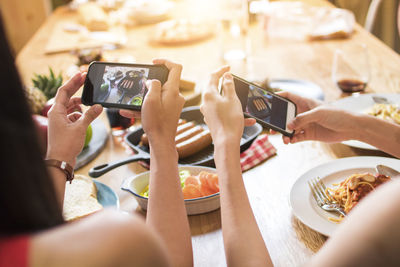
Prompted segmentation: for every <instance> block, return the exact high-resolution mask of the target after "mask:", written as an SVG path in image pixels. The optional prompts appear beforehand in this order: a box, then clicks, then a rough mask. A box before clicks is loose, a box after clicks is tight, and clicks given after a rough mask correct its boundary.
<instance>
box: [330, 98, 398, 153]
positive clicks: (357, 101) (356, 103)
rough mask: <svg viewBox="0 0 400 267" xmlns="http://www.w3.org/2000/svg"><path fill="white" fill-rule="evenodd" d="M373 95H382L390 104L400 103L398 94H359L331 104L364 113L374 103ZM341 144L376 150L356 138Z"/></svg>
mask: <svg viewBox="0 0 400 267" xmlns="http://www.w3.org/2000/svg"><path fill="white" fill-rule="evenodd" d="M373 96H378V97H384V98H386V99H387V100H388V101H389V102H390V103H392V104H398V105H400V94H360V95H354V96H349V97H346V98H342V99H340V100H337V101H335V102H332V103H331V104H332V105H333V106H335V107H338V108H341V109H345V110H348V111H352V112H358V113H366V112H367V111H368V110H369V109H370V108H371V107H372V106H373V105H374V104H375V102H374V100H373V99H372V97H373ZM342 144H345V145H348V146H350V147H354V148H361V149H368V150H378V149H377V148H376V147H374V146H371V145H369V144H366V143H364V142H360V141H357V140H348V141H344V142H342Z"/></svg>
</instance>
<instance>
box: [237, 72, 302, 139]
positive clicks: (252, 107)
mask: <svg viewBox="0 0 400 267" xmlns="http://www.w3.org/2000/svg"><path fill="white" fill-rule="evenodd" d="M233 81H234V84H235V90H236V94H237V96H238V97H239V100H240V102H241V104H242V109H243V113H245V114H246V115H248V116H249V117H253V118H255V119H256V120H257V121H258V122H259V123H261V124H262V125H263V126H265V127H268V128H272V129H273V130H275V131H279V132H281V133H283V134H285V135H288V136H291V135H292V134H293V132H292V131H290V130H288V129H287V123H288V122H289V121H290V120H292V119H293V118H294V117H295V116H296V105H295V104H294V103H293V102H291V101H289V100H288V99H285V98H283V97H280V96H278V95H276V94H273V93H270V92H268V91H266V90H264V89H263V88H261V87H259V86H257V85H255V84H252V83H250V82H247V81H245V80H243V79H241V78H239V77H237V76H234V79H233Z"/></svg>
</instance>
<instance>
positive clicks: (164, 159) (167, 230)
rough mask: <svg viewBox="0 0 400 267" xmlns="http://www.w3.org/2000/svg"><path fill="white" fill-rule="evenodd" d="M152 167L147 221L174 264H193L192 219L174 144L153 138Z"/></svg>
mask: <svg viewBox="0 0 400 267" xmlns="http://www.w3.org/2000/svg"><path fill="white" fill-rule="evenodd" d="M150 152H151V153H150V154H151V156H150V157H151V169H150V186H149V188H150V191H149V203H148V212H147V223H148V224H149V225H150V226H151V227H153V228H154V229H155V230H156V232H157V233H158V234H159V236H161V238H162V239H163V240H164V244H165V246H166V248H167V249H168V255H170V259H171V262H172V263H173V265H175V266H191V265H193V253H192V243H191V235H190V228H189V222H188V219H187V215H186V209H185V205H184V200H183V194H182V188H181V182H180V178H179V172H178V154H177V152H176V148H175V146H174V144H173V145H171V146H168V145H166V144H165V143H154V142H152V140H150Z"/></svg>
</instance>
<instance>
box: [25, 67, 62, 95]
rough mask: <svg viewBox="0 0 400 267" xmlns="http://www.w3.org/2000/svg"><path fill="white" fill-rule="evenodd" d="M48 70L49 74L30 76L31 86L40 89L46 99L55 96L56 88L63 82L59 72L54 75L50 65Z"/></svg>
mask: <svg viewBox="0 0 400 267" xmlns="http://www.w3.org/2000/svg"><path fill="white" fill-rule="evenodd" d="M49 72H50V74H49V75H39V74H35V75H34V78H32V83H33V86H34V87H35V88H37V89H39V90H40V91H42V92H43V94H44V95H45V96H46V98H47V100H49V99H51V98H53V97H55V95H56V93H57V90H58V88H59V87H60V86H61V85H62V82H63V77H62V75H61V73H60V74H58V75H57V76H56V75H55V74H54V71H53V70H52V69H51V68H50V67H49Z"/></svg>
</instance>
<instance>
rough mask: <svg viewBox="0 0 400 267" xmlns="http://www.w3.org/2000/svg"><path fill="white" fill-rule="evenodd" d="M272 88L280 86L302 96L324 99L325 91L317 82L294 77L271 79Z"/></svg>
mask: <svg viewBox="0 0 400 267" xmlns="http://www.w3.org/2000/svg"><path fill="white" fill-rule="evenodd" d="M269 86H270V87H271V88H279V89H281V90H283V91H288V92H291V93H294V94H297V95H300V96H304V97H308V98H314V99H319V100H324V91H322V89H321V87H319V86H318V85H316V84H315V83H312V82H309V81H304V80H294V79H272V80H270V81H269Z"/></svg>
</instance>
